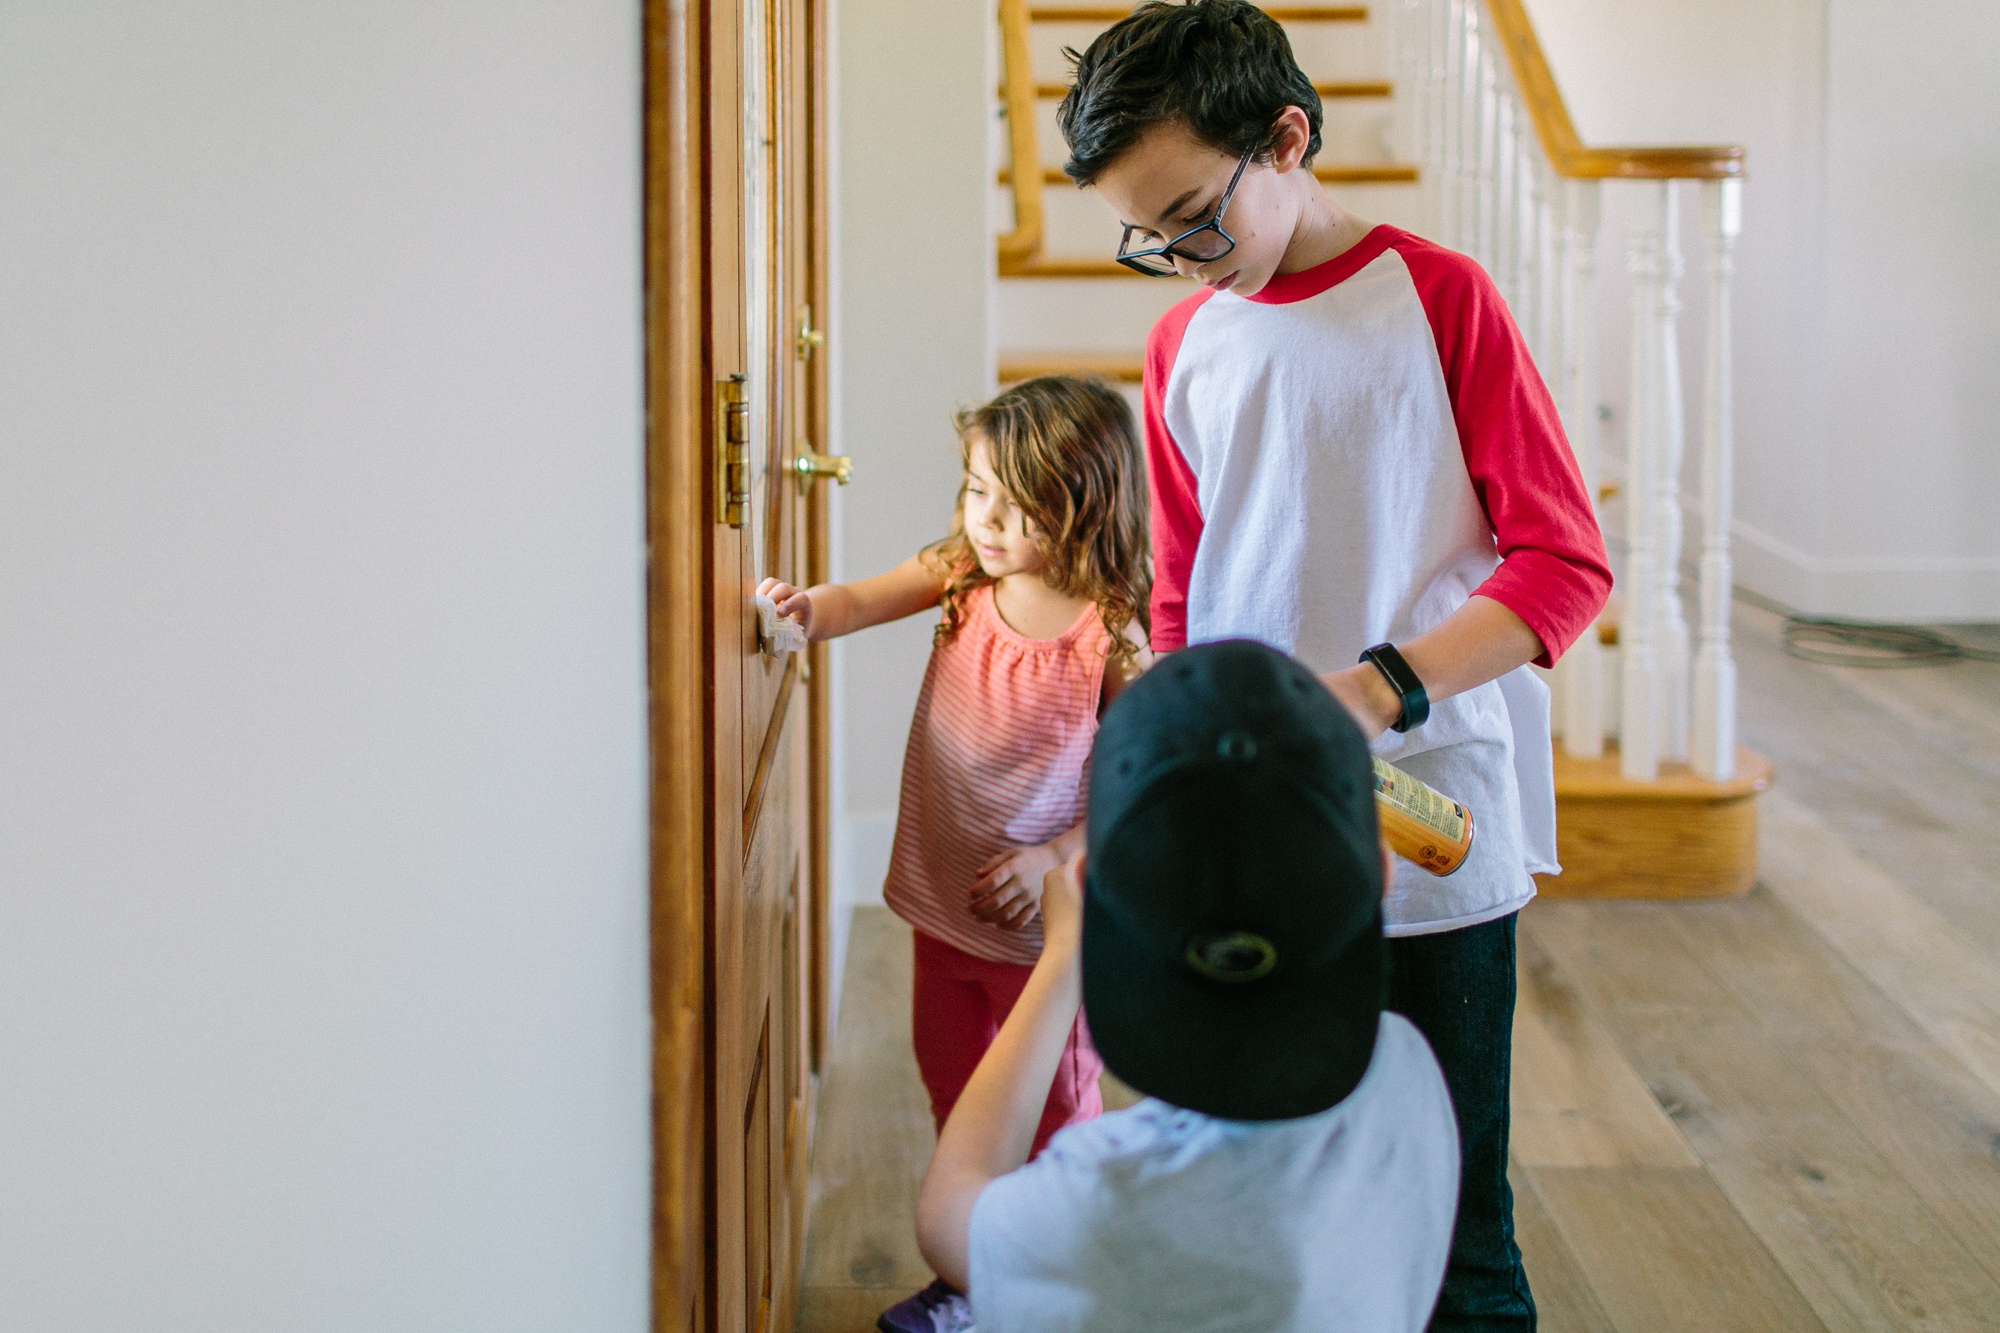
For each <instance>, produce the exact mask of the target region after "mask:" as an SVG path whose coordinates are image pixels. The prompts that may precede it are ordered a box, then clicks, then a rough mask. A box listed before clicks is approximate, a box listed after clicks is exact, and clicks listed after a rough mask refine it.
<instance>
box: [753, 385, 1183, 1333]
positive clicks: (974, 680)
mask: <svg viewBox="0 0 2000 1333" xmlns="http://www.w3.org/2000/svg"><path fill="white" fill-rule="evenodd" d="M957 426H958V434H959V446H960V450H961V452H962V454H963V457H964V460H965V482H964V486H963V488H962V489H961V490H960V492H959V498H958V512H957V514H956V515H955V517H954V519H953V522H952V533H951V536H950V537H948V538H946V539H945V540H944V541H942V542H940V543H938V544H937V545H936V546H932V547H930V548H928V549H926V550H924V551H922V552H920V553H919V554H917V555H916V556H913V557H911V558H910V559H909V560H907V561H905V562H903V563H902V564H901V565H898V566H897V567H896V568H894V569H892V570H890V571H889V572H888V573H886V574H878V575H876V576H875V577H874V578H870V579H863V580H861V581H859V582H856V583H844V584H822V585H820V586H818V587H815V588H811V589H808V590H806V591H803V592H801V591H799V590H798V589H796V588H794V587H791V586H790V585H789V584H784V583H780V582H778V581H777V580H775V579H767V580H765V582H764V583H763V584H762V585H761V586H760V587H759V588H758V592H759V593H760V594H762V595H765V596H768V597H770V598H771V599H772V600H773V601H775V602H776V603H777V605H778V610H779V612H780V614H782V615H786V616H791V617H793V618H795V619H796V620H797V621H798V622H799V623H800V624H801V625H803V626H804V627H805V630H806V634H807V637H809V638H812V639H831V638H834V637H836V636H838V635H842V634H851V633H853V632H854V631H855V630H858V629H864V628H866V627H868V626H870V625H880V624H883V623H884V622H886V621H891V620H899V619H901V618H902V617H904V616H910V615H916V614H918V613H919V612H922V611H926V610H929V609H930V608H932V607H935V606H942V608H943V614H942V616H941V617H940V619H939V622H938V627H937V636H936V641H935V646H934V647H933V648H932V650H931V660H930V667H929V669H928V671H926V673H925V675H924V684H923V690H922V692H921V693H920V694H919V695H918V696H917V708H916V716H915V717H914V719H913V720H912V722H911V725H910V744H909V749H908V750H907V752H906V753H905V756H904V760H903V791H902V801H901V805H900V809H899V812H898V814H897V819H896V841H895V848H894V851H893V852H892V853H891V856H890V862H889V875H888V879H887V881H886V882H885V884H884V886H883V897H884V898H885V899H886V900H887V902H888V904H889V906H890V907H891V908H892V909H893V910H894V911H895V912H896V914H897V915H898V916H900V917H902V918H903V919H904V920H905V921H907V922H909V923H910V925H911V926H913V927H914V928H915V931H916V958H915V964H916V966H915V972H916V985H915V994H914V1004H913V1021H912V1029H913V1031H912V1036H913V1039H914V1043H915V1046H916V1055H917V1067H918V1069H919V1070H920V1071H921V1073H922V1074H923V1079H924V1086H925V1087H926V1089H927V1090H928V1091H929V1093H930V1099H931V1113H932V1114H933V1115H934V1116H935V1117H936V1119H937V1123H938V1125H939V1126H940V1127H942V1126H943V1124H944V1121H945V1117H946V1116H947V1115H949V1114H950V1113H951V1108H952V1106H953V1104H954V1103H955V1102H957V1100H958V1095H959V1093H960V1092H961V1091H963V1090H964V1087H965V1084H966V1081H967V1080H968V1079H969V1078H971V1076H972V1071H973V1069H974V1068H976V1067H977V1066H978V1064H979V1058H980V1056H982V1055H983V1054H985V1052H986V1048H987V1046H988V1045H990V1044H991V1043H992V1040H993V1037H994V1034H995V1033H997V1032H998V1031H999V1027H1000V1023H1001V1022H1002V1020H1004V1019H1005V1018H1006V1016H1007V1013H1008V1011H1009V1010H1010V1009H1012V1008H1013V1006H1014V1001H1015V999H1016V997H1018V996H1019V995H1020V993H1021V988H1022V987H1023V986H1024V985H1026V984H1027V980H1028V974H1029V972H1030V971H1032V970H1033V966H1034V962H1035V959H1036V958H1037V957H1038V956H1039V955H1040V953H1041V947H1042V933H1041V922H1040V918H1039V912H1038V903H1039V900H1040V898H1041V893H1042V876H1043V875H1044V874H1046V873H1047V872H1048V871H1050V870H1053V869H1055V868H1056V867H1057V866H1058V865H1061V864H1062V863H1063V862H1064V861H1066V860H1067V859H1068V858H1069V856H1070V855H1072V854H1073V853H1074V852H1075V851H1078V850H1080V849H1081V847H1082V842H1083V835H1082V820H1083V812H1084V805H1085V795H1086V790H1087V786H1088V775H1089V762H1090V747H1091V741H1092V740H1093V738H1094V737H1095V736H1096V734H1097V719H1098V717H1099V716H1100V715H1101V714H1102V712H1103V710H1104V708H1105V707H1106V706H1107V705H1108V704H1109V703H1110V702H1111V700H1112V699H1113V698H1114V697H1115V696H1116V695H1117V693H1118V691H1119V690H1120V689H1121V688H1122V687H1123V686H1124V684H1125V682H1126V681H1127V680H1128V679H1130V678H1132V677H1133V676H1135V675H1137V673H1138V672H1139V670H1140V669H1142V667H1143V666H1144V663H1145V648H1144V642H1145V634H1144V626H1145V625H1146V623H1147V620H1148V612H1147V601H1148V596H1149V592H1150V577H1149V575H1148V572H1147V557H1148V544H1147V535H1146V483H1145V461H1144V455H1143V454H1142V452H1141V450H1140V446H1139V440H1138V433H1137V430H1136V428H1135V427H1134V425H1133V421H1132V413H1131V409H1130V408H1128V407H1127V406H1126V404H1125V400H1124V399H1123V398H1122V397H1121V396H1120V395H1119V394H1118V393H1117V392H1115V391H1114V390H1112V389H1110V388H1108V387H1106V386H1105V385H1103V384H1101V383H1097V382H1094V381H1084V380H1077V379H1072V378H1070V377H1068V376H1062V375H1050V376H1045V377H1043V378H1040V379H1034V380H1029V381H1027V382H1026V383H1023V384H1019V385H1016V386H1015V387H1014V388H1011V389H1009V390H1007V391H1006V392H1005V393H1002V394H1001V395H1000V396H999V397H997V398H995V399H994V400H993V401H992V402H990V403H988V404H986V405H985V406H984V407H979V408H974V409H971V410H969V411H966V412H962V413H960V414H959V417H958V420H957ZM1102 1069H1103V1065H1102V1062H1101V1061H1099V1059H1098V1057H1097V1052H1096V1051H1095V1050H1093V1049H1092V1048H1091V1045H1090V1037H1089V1034H1088V1031H1087V1029H1086V1028H1085V1027H1084V1024H1083V1021H1082V1019H1081V1018H1079V1020H1078V1022H1077V1024H1076V1026H1075V1028H1074V1029H1073V1030H1072V1031H1071V1033H1070V1040H1069V1044H1068V1046H1067V1047H1066V1048H1065V1049H1064V1052H1063V1058H1062V1065H1061V1067H1060V1068H1059V1070H1058V1072H1057V1076H1056V1080H1055V1085H1054V1087H1053V1088H1052V1089H1051V1091H1050V1093H1049V1100H1048V1103H1047V1105H1046V1106H1045V1107H1044V1109H1043V1114H1042V1119H1041V1123H1040V1125H1039V1126H1038V1127H1037V1129H1036V1133H1035V1141H1034V1148H1033V1151H1035V1152H1039V1151H1041V1149H1042V1146H1043V1145H1044V1144H1046V1143H1047V1142H1048V1139H1049V1136H1050V1135H1052V1134H1054V1133H1055V1132H1056V1131H1057V1130H1058V1129H1060V1128H1062V1127H1063V1126H1064V1125H1066V1124H1070V1123H1072V1122H1074V1121H1078V1120H1086V1119H1089V1118H1090V1117H1092V1116H1095V1115H1097V1114H1098V1113H1099V1112H1100V1111H1101V1110H1102V1109H1103V1108H1102V1103H1101V1101H1100V1100H1099V1097H1098V1090H1097V1076H1098V1074H1099V1073H1101V1072H1102ZM954 1296H955V1293H952V1292H951V1290H950V1289H949V1288H941V1284H934V1285H933V1288H932V1289H931V1290H928V1291H925V1292H921V1293H919V1294H918V1295H917V1296H916V1297H913V1298H911V1300H909V1301H905V1302H903V1304H902V1305H899V1306H897V1307H896V1308H895V1309H893V1310H891V1311H889V1312H888V1313H886V1314H885V1315H884V1316H883V1322H882V1325H881V1327H883V1328H886V1329H891V1330H899V1329H901V1328H904V1327H911V1328H925V1329H928V1328H931V1327H932V1326H933V1322H934V1316H935V1313H938V1312H936V1311H934V1309H933V1307H934V1306H935V1305H937V1304H938V1303H939V1302H942V1301H945V1300H950V1299H952V1298H954ZM904 1306H910V1307H912V1308H911V1309H910V1310H908V1311H905V1310H904Z"/></svg>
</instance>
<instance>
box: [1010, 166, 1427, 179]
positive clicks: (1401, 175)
mask: <svg viewBox="0 0 2000 1333" xmlns="http://www.w3.org/2000/svg"><path fill="white" fill-rule="evenodd" d="M1313 175H1314V176H1315V177H1317V178H1318V179H1320V180H1323V181H1328V182H1332V183H1334V184H1338V185H1409V184H1412V183H1414V182H1415V181H1416V179H1417V168H1415V167H1413V166H1411V165H1409V164H1408V163H1404V162H1384V163H1381V164H1380V165H1378V166H1369V167H1332V166H1318V167H1314V168H1313ZM994 179H995V180H997V181H999V182H1000V184H1002V185H1011V184H1013V181H1014V173H1013V172H1011V171H1009V170H1008V169H1007V168H1006V167H1002V168H1000V170H999V171H997V172H995V173H994ZM1069 183H1070V179H1069V177H1068V176H1065V175H1064V174H1063V170H1062V168H1061V167H1044V168H1042V184H1044V185H1068V184H1069Z"/></svg>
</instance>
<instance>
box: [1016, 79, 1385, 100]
mask: <svg viewBox="0 0 2000 1333" xmlns="http://www.w3.org/2000/svg"><path fill="white" fill-rule="evenodd" d="M1069 90H1070V85H1069V84H1067V83H1038V84H1036V85H1035V96H1036V97H1039V98H1041V99H1042V100H1043V101H1044V102H1060V101H1061V100H1062V99H1063V98H1064V97H1067V96H1068V95H1069ZM996 91H997V92H998V93H999V95H1000V96H1001V97H1003V98H1004V97H1006V96H1007V89H1006V86H1005V85H1004V84H1003V85H1002V86H1001V87H1000V88H999V89H997V90H996ZM1313 91H1314V92H1316V93H1318V94H1319V95H1320V96H1321V97H1393V96H1395V95H1396V89H1395V85H1393V84H1389V83H1369V82H1358V83H1315V84H1314V85H1313Z"/></svg>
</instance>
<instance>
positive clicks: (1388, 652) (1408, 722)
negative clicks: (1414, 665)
mask: <svg viewBox="0 0 2000 1333" xmlns="http://www.w3.org/2000/svg"><path fill="white" fill-rule="evenodd" d="M1361 660H1362V661H1364V662H1367V663H1370V664H1371V665H1373V666H1374V668H1375V669H1376V670H1377V671H1379V672H1381V673H1382V678H1383V679H1384V680H1386V681H1388V682H1389V688H1390V689H1392V690H1394V691H1395V692H1396V693H1397V694H1399V695H1401V696H1402V697H1403V711H1402V713H1401V715H1400V716H1398V717H1397V718H1396V720H1395V721H1394V722H1391V723H1390V724H1389V730H1391V731H1408V730H1409V729H1410V728H1411V727H1421V726H1422V725H1423V724H1424V719H1425V718H1428V717H1429V716H1430V715H1431V696H1430V695H1429V694H1427V693H1425V691H1424V683H1423V682H1422V681H1420V680H1418V679H1417V673H1416V672H1414V671H1412V670H1410V664H1409V663H1408V662H1405V661H1404V660H1403V655H1402V654H1401V653H1399V652H1397V651H1396V645H1395V644H1393V643H1378V644H1376V645H1375V646H1374V647H1373V648H1370V649H1369V650H1368V651H1367V652H1365V653H1363V654H1361Z"/></svg>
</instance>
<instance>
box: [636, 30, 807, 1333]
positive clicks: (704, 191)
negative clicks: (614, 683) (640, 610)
mask: <svg viewBox="0 0 2000 1333" xmlns="http://www.w3.org/2000/svg"><path fill="white" fill-rule="evenodd" d="M646 23H647V74H646V82H647V126H648V131H647V175H648V183H647V266H648V267H647V312H648V314H647V318H648V335H649V337H648V343H649V349H650V351H649V358H650V360H649V403H648V409H649V417H650V421H651V425H650V435H649V440H648V471H649V475H648V505H649V525H650V534H651V538H652V546H653V582H652V593H651V598H652V600H651V621H652V624H651V634H650V643H651V673H652V684H653V694H654V700H655V704H654V716H653V748H654V766H655V774H656V778H655V783H654V810H655V817H654V853H653V855H654V914H653V953H654V1013H655V1019H656V1022H655V1033H656V1035H655V1054H654V1084H655V1088H656V1090H657V1092H658V1096H657V1099H656V1102H657V1110H656V1133H657V1137H658V1147H659V1151H658V1153H657V1154H656V1161H657V1163H658V1165H657V1168H656V1169H657V1172H658V1182H657V1190H658V1193H657V1206H656V1212H655V1227H654V1232H655V1238H656V1241H655V1243H656V1258H655V1267H654V1280H655V1305H654V1324H655V1327H656V1329H658V1330H662V1331H665V1330H673V1331H674V1333H680V1331H681V1330H686V1329H697V1328H698V1329H703V1330H711V1331H713V1333H750V1331H752V1330H756V1331H757V1333H764V1331H765V1330H773V1331H776V1333H783V1331H784V1330H788V1329H789V1328H790V1327H791V1325H792V1322H793V1320H794V1318H795V1311H794V1309H793V1306H794V1304H795V1295H796V1284H797V1274H798V1270H799V1263H800V1258H801V1250H802V1247H803V1241H804V1218H805V1162H806V1154H807V1142H806V1140H807V1135H808V1133H809V1128H810V1125H811V1119H812V1114H811V1112H812V1096H813V1090H814V1084H813V1077H812V1069H813V1060H814V1059H815V1051H816V1043H817V1041H818V1036H817V1032H818V1028H817V1026H816V1025H817V1024H819V1023H821V1022H822V1021H823V1018H822V1016H823V1013H824V1005H823V1003H821V1001H820V1000H819V999H818V996H819V994H820V993H821V987H822V986H823V984H824V976H825V971H826V967H825V956H824V955H825V943H824V940H825V930H826V924H827V914H826V905H825V902H824V893H825V886H826V881H827V874H826V851H825V847H826V843H825V838H824V836H823V834H821V833H819V832H817V831H816V830H820V829H823V827H824V824H823V820H824V814H825V799H824V771H825V751H824V739H825V734H826V719H825V714H824V709H825V701H826V693H825V680H824V676H823V674H822V675H819V676H818V677H817V678H815V673H814V672H813V671H812V669H811V665H812V664H811V662H810V661H809V660H808V658H807V657H806V656H805V655H803V654H798V655H787V656H784V657H778V656H771V655H767V654H765V653H764V652H762V651H761V647H760V644H759V641H758V624H757V617H756V613H755V608H754V605H753V602H752V596H753V594H754V591H755V588H756V585H757V583H758V581H759V580H760V579H762V578H764V577H766V576H769V575H776V576H777V577H780V578H783V579H785V580H786V581H788V582H791V583H795V584H800V585H805V584H807V583H809V582H812V581H814V580H815V577H816V576H821V575H823V573H824V570H825V565H826V553H825V540H826V523H825V512H824V508H823V502H822V500H821V499H820V497H819V495H818V487H819V486H821V485H823V483H815V484H814V487H812V488H802V487H801V486H800V485H799V483H798V480H797V478H796V476H795V474H794V473H793V472H792V471H791V470H790V467H789V465H790V463H791V461H792V459H793V458H794V457H795V456H796V454H797V452H798V450H799V449H800V447H801V442H803V441H809V440H812V439H815V438H821V437H818V436H817V432H818V431H819V430H820V429H821V423H822V422H823V421H824V419H825V416H824V413H825V400H826V384H825V377H824V371H823V358H819V357H815V356H810V355H808V353H810V351H811V348H810V346H809V345H807V344H805V343H802V342H801V341H800V340H799V339H798V338H797V331H798V328H799V320H800V317H801V315H802V314H803V309H804V307H805V306H806V305H808V304H810V303H812V302H813V300H814V299H815V298H816V297H817V296H818V294H819V293H822V292H823V290H824V286H825V273H824V266H823V259H824V255H825V227H824V220H825V191H824V189H823V180H824V151H823V140H822V136H823V133H824V119H823V117H822V116H821V115H820V114H819V110H818V108H820V107H821V106H822V105H823V102H822V100H821V98H822V93H821V89H822V82H823V79H822V75H823V68H824V66H823V52H824V43H823V42H822V41H821V40H819V34H820V33H822V32H823V30H824V23H825V16H824V13H823V11H822V9H821V8H820V6H819V4H818V3H817V0H688V2H687V3H685V4H682V3H677V2H676V3H669V2H668V0H649V3H648V5H647V9H646ZM819 299H823V298H819ZM724 382H728V383H729V384H731V385H732V386H740V388H741V391H742V394H743V401H744V404H745V410H744V411H743V413H742V415H741V416H740V417H734V418H732V417H730V416H729V415H727V414H725V413H724V412H723V411H722V409H721V407H720V406H719V401H720V400H719V396H718V394H717V389H718V386H719V385H721V384H723V383H724ZM732 432H733V433H734V436H735V437H737V438H741V439H742V440H743V444H744V452H745V455H747V457H746V458H745V460H744V461H746V462H747V464H748V467H747V481H748V487H747V489H748V492H749V493H748V495H747V497H746V498H747V501H748V503H747V505H745V506H743V509H744V512H742V513H740V514H733V513H732V506H731V505H730V504H729V503H728V500H729V498H730V495H731V493H732V491H733V490H735V489H737V488H735V487H733V486H730V485H728V484H726V483H728V482H729V481H730V480H731V478H730V475H729V468H728V467H727V466H726V462H727V461H728V460H727V458H726V452H727V445H726V442H727V441H729V440H730V439H731V438H732ZM821 442H822V443H823V438H821Z"/></svg>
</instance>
